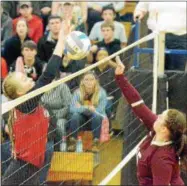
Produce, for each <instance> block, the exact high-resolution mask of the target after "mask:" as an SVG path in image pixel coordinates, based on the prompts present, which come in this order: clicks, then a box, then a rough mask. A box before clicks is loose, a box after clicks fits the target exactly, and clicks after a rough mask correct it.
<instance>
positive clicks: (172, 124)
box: [115, 61, 187, 185]
mask: <svg viewBox="0 0 187 186" xmlns="http://www.w3.org/2000/svg"><path fill="white" fill-rule="evenodd" d="M124 69H125V67H124V65H123V64H122V62H120V61H118V66H117V68H116V70H115V75H116V81H117V83H118V85H119V87H120V89H121V91H122V93H123V95H124V97H125V98H126V100H127V102H128V103H129V104H130V106H131V107H132V109H133V111H134V113H135V115H136V116H137V117H138V118H139V119H140V121H141V122H142V123H144V124H145V126H146V127H147V129H148V130H149V131H150V132H149V134H148V135H147V137H146V139H145V140H144V141H143V143H142V144H141V145H140V147H139V150H138V153H137V177H138V180H139V185H185V184H184V182H183V180H182V179H181V176H180V168H181V170H185V171H186V170H187V121H186V116H185V114H183V113H182V112H180V111H179V110H176V109H168V110H165V111H164V112H162V114H159V115H156V114H154V113H153V112H152V111H151V110H150V109H149V108H148V107H147V106H146V105H145V104H144V101H143V100H142V98H141V97H140V95H139V93H138V92H137V90H136V89H135V88H134V87H133V86H132V85H131V84H130V83H129V82H128V80H127V78H126V77H124V75H123V74H124ZM180 166H181V167H180Z"/></svg>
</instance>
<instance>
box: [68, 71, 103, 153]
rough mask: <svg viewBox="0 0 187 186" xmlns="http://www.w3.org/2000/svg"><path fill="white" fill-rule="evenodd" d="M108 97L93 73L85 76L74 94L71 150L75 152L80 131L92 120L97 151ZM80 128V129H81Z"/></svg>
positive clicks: (71, 108) (94, 145)
mask: <svg viewBox="0 0 187 186" xmlns="http://www.w3.org/2000/svg"><path fill="white" fill-rule="evenodd" d="M106 104H107V95H106V92H105V90H104V89H103V88H102V87H100V85H99V82H98V80H97V79H96V76H95V74H94V73H93V72H87V73H86V74H84V76H83V78H82V80H81V82H80V86H79V89H77V90H76V91H75V92H74V94H73V101H72V104H71V106H70V112H71V113H72V116H71V121H70V129H71V132H72V135H71V138H70V146H69V148H68V149H69V150H70V151H74V150H75V144H76V138H77V135H78V129H79V130H80V128H82V127H83V126H85V125H87V124H86V123H85V122H86V121H88V120H89V119H91V130H92V131H93V138H94V144H93V148H92V149H94V150H97V147H98V144H99V138H100V130H101V123H102V119H103V117H102V116H106V112H105V110H106ZM79 127H80V128H79Z"/></svg>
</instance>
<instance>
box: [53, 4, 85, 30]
mask: <svg viewBox="0 0 187 186" xmlns="http://www.w3.org/2000/svg"><path fill="white" fill-rule="evenodd" d="M81 5H82V6H77V4H75V2H70V1H66V2H53V3H52V15H59V16H60V17H62V19H63V20H64V19H69V20H70V21H71V24H72V30H76V31H81V32H86V30H85V24H84V22H85V20H86V18H87V15H86V10H85V8H86V7H85V6H86V5H85V2H84V3H83V2H82V3H81ZM81 7H82V8H84V10H82V9H81Z"/></svg>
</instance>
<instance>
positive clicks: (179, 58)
mask: <svg viewBox="0 0 187 186" xmlns="http://www.w3.org/2000/svg"><path fill="white" fill-rule="evenodd" d="M186 11H187V8H186V2H139V3H138V4H137V6H136V9H135V11H134V21H137V20H141V19H142V18H143V17H144V16H145V15H146V13H147V12H149V18H148V21H147V25H148V28H149V29H150V30H151V31H155V30H158V31H164V32H166V33H167V34H166V48H168V49H183V50H187V20H186ZM186 62H187V55H174V54H169V55H166V63H165V68H166V69H167V70H184V69H185V64H186Z"/></svg>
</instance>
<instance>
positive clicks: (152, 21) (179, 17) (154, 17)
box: [135, 2, 187, 35]
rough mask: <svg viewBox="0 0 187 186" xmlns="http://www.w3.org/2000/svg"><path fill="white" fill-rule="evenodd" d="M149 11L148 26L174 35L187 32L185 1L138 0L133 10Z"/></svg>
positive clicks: (153, 29)
mask: <svg viewBox="0 0 187 186" xmlns="http://www.w3.org/2000/svg"><path fill="white" fill-rule="evenodd" d="M137 10H140V11H144V12H149V18H148V20H147V25H148V28H149V29H151V30H152V31H155V30H158V31H164V32H168V33H173V34H176V35H183V34H186V33H187V23H186V21H187V20H186V14H187V12H186V11H187V10H186V2H139V3H138V4H137V6H136V9H135V11H137Z"/></svg>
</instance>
